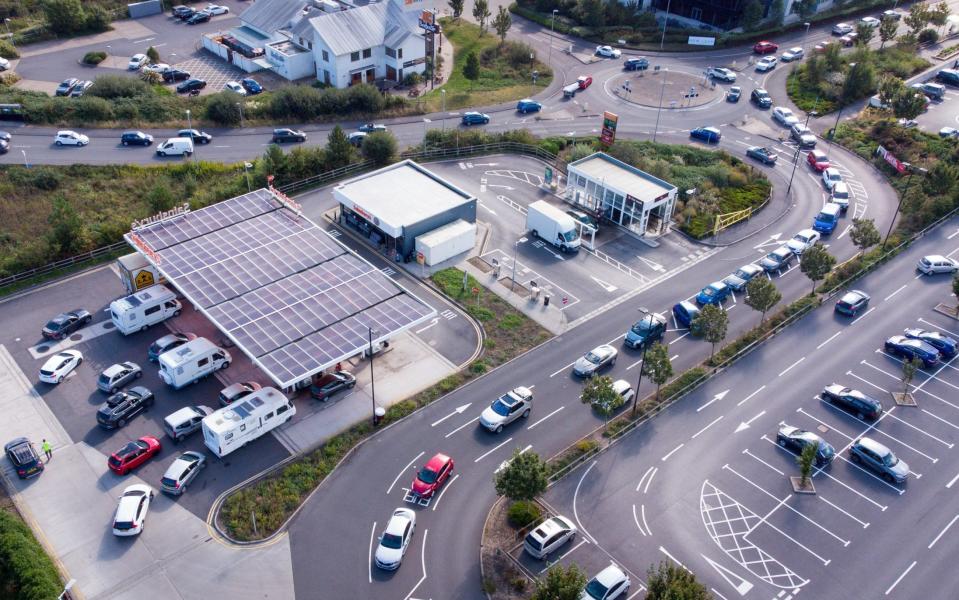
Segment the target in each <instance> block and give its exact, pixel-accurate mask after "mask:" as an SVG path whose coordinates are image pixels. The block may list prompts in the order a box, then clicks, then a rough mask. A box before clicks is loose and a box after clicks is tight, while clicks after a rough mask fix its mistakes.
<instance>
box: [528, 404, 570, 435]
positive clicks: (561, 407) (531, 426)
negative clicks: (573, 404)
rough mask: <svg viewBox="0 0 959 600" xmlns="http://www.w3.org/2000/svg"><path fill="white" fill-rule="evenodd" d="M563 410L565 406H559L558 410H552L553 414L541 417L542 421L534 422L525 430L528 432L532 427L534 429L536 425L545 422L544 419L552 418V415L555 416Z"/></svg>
mask: <svg viewBox="0 0 959 600" xmlns="http://www.w3.org/2000/svg"><path fill="white" fill-rule="evenodd" d="M564 408H566V407H565V406H560V407H559V408H557V409H556V410H554V411H553V412H551V413H549V414H548V415H546V416H545V417H543V418H542V419H540V420H538V421H536V422H535V423H533V424H532V425H530V426H529V427H527V428H526V429H527V430H529V429H532V428H533V427H536V426H537V425H539V424H540V423H542V422H543V421H545V420H546V419H548V418H550V417H552V416H553V415H555V414H556V413H558V412H559V411H561V410H563V409H564Z"/></svg>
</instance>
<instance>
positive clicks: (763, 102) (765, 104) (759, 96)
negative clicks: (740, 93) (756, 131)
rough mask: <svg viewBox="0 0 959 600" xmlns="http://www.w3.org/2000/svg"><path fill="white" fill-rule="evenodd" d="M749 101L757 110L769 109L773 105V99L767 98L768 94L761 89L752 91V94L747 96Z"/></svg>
mask: <svg viewBox="0 0 959 600" xmlns="http://www.w3.org/2000/svg"><path fill="white" fill-rule="evenodd" d="M749 100H750V102H752V103H753V104H755V105H756V106H758V107H759V108H769V107H770V106H772V105H773V99H772V98H771V97H770V96H769V92H767V91H766V90H764V89H763V88H756V89H754V90H753V93H752V94H750V95H749Z"/></svg>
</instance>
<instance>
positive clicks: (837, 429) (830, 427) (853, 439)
mask: <svg viewBox="0 0 959 600" xmlns="http://www.w3.org/2000/svg"><path fill="white" fill-rule="evenodd" d="M813 397H814V398H816V399H817V400H819V401H820V402H822V403H823V404H829V403H828V402H826V401H825V400H823V399H822V398H820V397H819V396H818V395H817V396H813ZM796 412H798V413H800V414H804V415H806V416H807V417H809V418H810V419H812V420H813V421H815V422H817V423H819V424H820V425H822V426H823V427H828V428H829V429H830V431H835V432H836V433H838V434H839V435H841V436H842V437H844V438H846V439H847V440H849V441H851V442H852V441H855V438H853V437H852V436H851V435H849V434H848V433H845V432H843V431H840V430H839V428H837V427H833V426H832V425H830V424H829V423H827V422H825V421H823V420H822V419H819V418H817V417H814V416H813V415H811V414H810V413H808V412H806V411H805V410H803V407H801V406H800V407H799V408H797V409H796ZM843 414H845V413H843Z"/></svg>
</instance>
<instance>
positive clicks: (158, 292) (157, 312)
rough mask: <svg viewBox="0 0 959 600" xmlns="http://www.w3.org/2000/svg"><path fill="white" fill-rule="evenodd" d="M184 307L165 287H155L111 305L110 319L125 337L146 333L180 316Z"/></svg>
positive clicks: (115, 301)
mask: <svg viewBox="0 0 959 600" xmlns="http://www.w3.org/2000/svg"><path fill="white" fill-rule="evenodd" d="M182 308H183V306H182V305H181V304H180V301H179V300H177V299H176V294H174V293H173V292H171V291H170V290H169V289H167V288H166V287H165V286H162V285H154V286H152V287H149V288H147V289H145V290H141V291H139V292H136V293H135V294H130V295H129V296H126V297H123V298H120V299H119V300H114V301H113V302H111V303H110V319H112V320H113V324H114V325H116V326H117V330H118V331H119V332H120V333H122V334H123V335H130V334H131V333H134V332H136V331H146V329H147V328H148V327H149V326H150V325H156V324H157V323H159V322H161V321H166V320H167V319H169V318H170V317H176V316H179V314H180V310H181V309H182Z"/></svg>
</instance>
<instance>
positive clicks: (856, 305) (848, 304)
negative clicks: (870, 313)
mask: <svg viewBox="0 0 959 600" xmlns="http://www.w3.org/2000/svg"><path fill="white" fill-rule="evenodd" d="M870 300H871V298H870V297H869V294H867V293H866V292H863V291H861V290H850V291H848V292H846V293H845V294H843V295H842V297H841V298H840V299H839V300H837V301H836V312H837V313H839V314H841V315H848V316H850V317H855V316H856V315H858V314H859V313H860V312H862V311H863V310H865V308H866V307H867V306H869V301H870Z"/></svg>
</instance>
